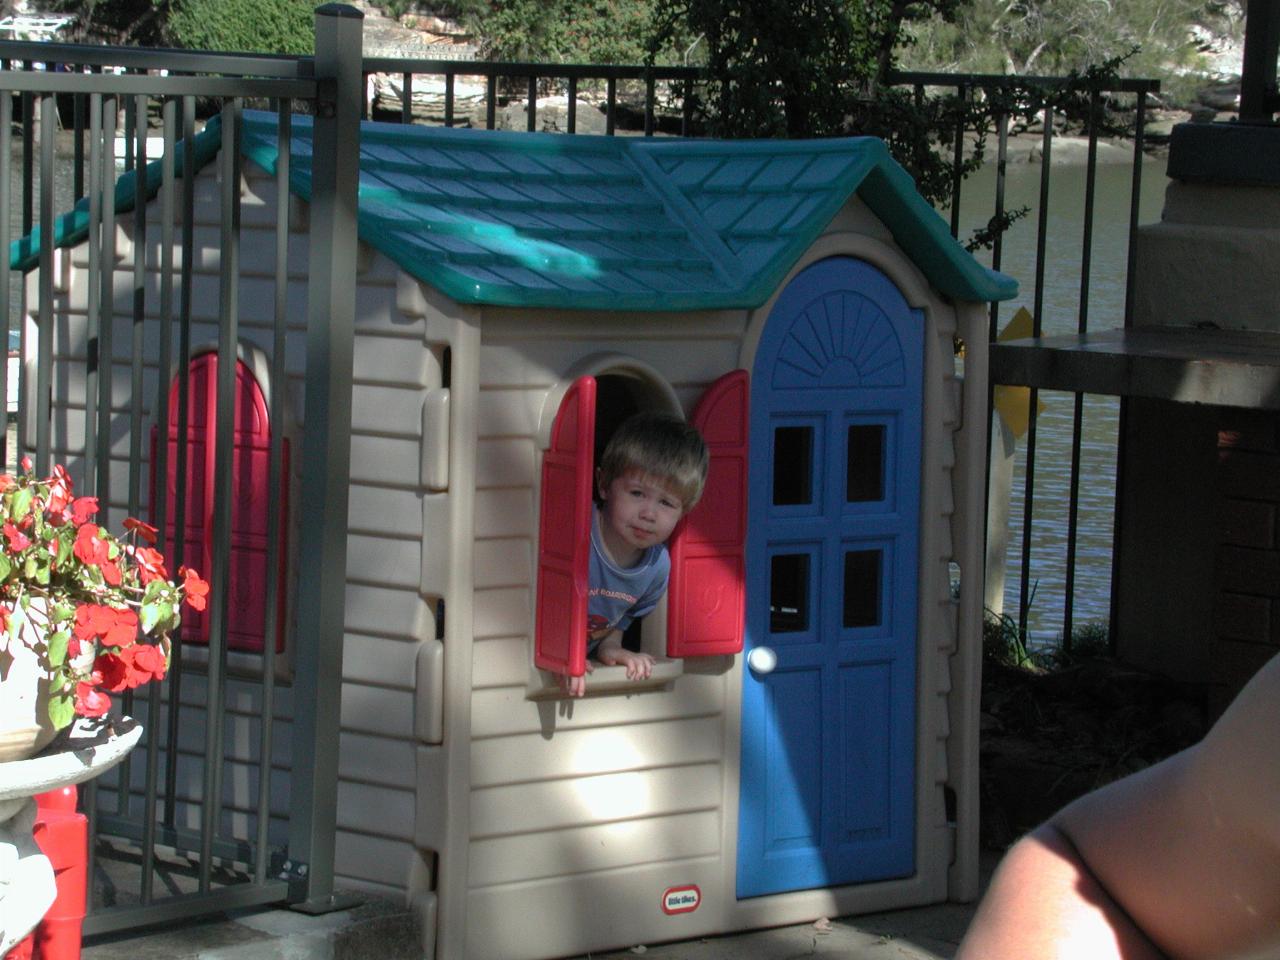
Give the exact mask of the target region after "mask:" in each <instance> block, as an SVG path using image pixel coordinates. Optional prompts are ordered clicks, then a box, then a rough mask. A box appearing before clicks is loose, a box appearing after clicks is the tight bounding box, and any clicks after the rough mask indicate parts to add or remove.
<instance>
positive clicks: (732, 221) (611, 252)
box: [11, 111, 1017, 311]
mask: <svg viewBox="0 0 1280 960" xmlns="http://www.w3.org/2000/svg"><path fill="white" fill-rule="evenodd" d="M311 131H312V125H311V118H310V117H302V116H295V117H294V120H293V136H292V157H291V162H290V167H289V169H290V186H291V188H292V189H293V191H294V192H295V193H297V194H298V195H299V196H301V197H302V198H304V199H310V196H311ZM220 136H221V134H220V131H219V129H218V125H217V123H216V122H214V123H211V124H210V125H209V126H208V127H206V129H205V130H204V131H203V132H202V133H201V134H199V135H198V136H197V140H198V141H201V140H203V141H205V142H203V143H200V144H197V148H196V154H197V156H198V157H199V158H200V159H201V162H208V159H210V158H211V157H212V156H213V155H214V153H216V150H217V148H218V146H219V144H220ZM242 143H243V146H242V150H243V153H244V154H245V156H247V157H248V158H250V159H252V160H253V161H254V162H255V163H257V164H259V165H260V166H262V167H264V168H266V169H267V170H269V171H274V170H275V167H276V161H277V159H278V153H277V150H278V142H277V137H276V115H275V114H273V113H258V112H255V111H246V112H245V114H244V136H243V141H242ZM154 166H155V167H156V170H155V179H156V181H157V183H158V180H159V165H158V163H157V164H154ZM148 173H149V174H150V173H151V171H148ZM122 190H123V192H124V194H125V196H121V192H122ZM133 190H134V178H133V177H132V176H125V177H123V178H121V181H120V183H119V184H118V185H117V204H118V206H119V205H120V204H122V203H123V204H124V206H122V207H121V209H127V208H129V207H131V206H132V203H133ZM148 190H149V192H152V191H153V190H154V188H153V187H152V186H151V183H150V177H149V178H148ZM855 193H856V194H857V195H858V196H859V197H861V198H862V200H863V201H864V202H865V203H866V204H867V206H868V207H870V209H871V210H872V211H873V212H874V213H875V214H876V215H877V216H878V217H879V218H880V219H881V220H882V221H883V222H884V223H885V224H886V225H887V226H888V228H889V230H890V231H891V232H892V233H893V236H894V239H895V240H896V241H897V243H898V245H899V246H901V247H902V248H903V250H904V251H905V252H906V253H907V255H908V256H910V257H911V258H912V259H913V260H914V261H915V262H916V264H917V265H918V266H919V267H920V269H921V270H922V271H923V272H924V274H925V275H926V276H927V277H928V278H929V280H930V282H931V283H932V284H933V285H934V286H935V287H936V288H937V289H938V290H940V291H941V292H942V293H944V294H946V295H947V296H950V297H952V298H954V299H957V300H970V301H988V300H1007V299H1009V298H1011V297H1013V296H1015V295H1016V293H1017V282H1016V281H1015V280H1013V279H1012V278H1011V277H1007V276H1005V275H1003V274H1000V273H996V272H994V271H991V270H988V269H986V268H985V267H983V266H982V265H981V264H979V263H978V261H977V260H975V259H974V258H973V257H972V256H970V255H969V254H968V253H967V252H965V250H964V249H963V248H962V247H961V246H960V245H959V244H958V243H956V241H955V240H954V239H953V238H952V237H951V235H950V232H949V230H948V228H947V225H946V224H945V223H944V222H943V220H942V218H941V217H940V216H939V215H938V214H937V212H936V211H934V210H933V208H932V207H930V206H929V204H928V203H926V202H925V200H924V199H923V198H922V197H921V196H920V195H919V194H918V193H917V192H916V189H915V185H914V183H913V182H912V180H911V178H910V177H909V176H908V174H907V173H906V171H904V170H903V169H902V167H900V166H899V165H898V164H897V163H896V162H895V161H894V160H893V159H892V158H891V157H890V156H889V154H888V151H887V150H886V148H885V146H884V144H883V143H882V142H881V141H880V140H878V139H875V138H870V137H858V138H849V139H840V140H804V141H781V140H734V141H727V140H686V139H679V140H669V139H649V138H638V137H599V136H566V135H563V134H538V133H505V132H497V131H477V130H465V129H448V128H444V127H422V126H406V125H401V124H385V123H372V122H366V123H363V124H362V128H361V141H360V202H359V210H358V214H357V216H358V230H359V233H360V238H361V239H362V240H363V241H365V242H366V243H369V244H370V245H372V246H374V247H375V248H377V249H378V250H380V251H382V252H383V253H384V254H385V255H386V256H387V257H388V258H390V259H391V260H392V261H394V262H395V263H396V264H397V265H399V266H400V267H401V268H402V269H403V270H405V271H406V272H407V273H409V274H411V275H412V276H414V277H417V278H418V279H419V280H422V281H424V282H426V283H429V284H431V285H432V286H434V287H436V288H437V289H439V290H441V291H442V292H444V293H445V294H447V295H449V296H450V297H452V298H453V299H455V300H458V301H460V302H463V303H480V304H502V305H508V306H536V307H554V308H562V309H597V310H600V309H605V310H641V311H659V310H663V311H669V310H688V309H704V308H724V307H755V306H758V305H760V304H761V303H763V302H764V301H765V300H766V299H767V298H768V297H769V296H770V294H772V293H773V291H774V290H775V289H776V288H777V287H778V285H779V284H780V283H781V282H782V279H783V278H784V276H785V275H786V273H787V271H788V270H790V269H791V267H792V266H793V265H794V264H795V262H796V261H797V260H798V259H799V258H800V256H801V255H802V254H803V252H804V251H805V249H806V248H807V247H808V246H809V245H810V244H811V243H812V242H813V241H814V239H815V238H816V237H817V236H818V235H819V234H820V233H821V232H822V230H823V229H824V228H825V227H826V226H827V224H828V223H830V221H831V219H832V217H834V216H835V214H836V212H837V211H838V210H839V209H840V208H841V207H842V206H843V205H844V203H845V202H846V201H847V200H848V199H849V198H850V196H852V195H853V194H855ZM81 215H82V216H81ZM87 218H88V212H87V207H86V209H85V210H83V211H79V210H77V211H73V212H72V214H67V215H64V217H62V218H59V221H58V229H59V236H58V237H57V238H56V239H57V241H58V242H60V243H67V242H75V240H77V239H79V238H78V237H75V236H73V235H72V233H73V232H75V231H76V230H77V228H78V231H79V234H80V236H83V235H84V232H85V230H86V229H87V223H88V219H87ZM81 220H83V222H81ZM64 229H65V230H66V231H67V232H66V233H65V234H64ZM24 244H25V246H23V245H24ZM38 249H39V239H38V235H32V236H29V237H26V238H23V239H22V240H20V241H17V242H16V243H15V244H14V250H13V251H12V256H11V262H13V264H14V266H15V267H23V268H25V267H27V266H30V265H32V263H33V262H34V257H35V255H36V254H37V252H38Z"/></svg>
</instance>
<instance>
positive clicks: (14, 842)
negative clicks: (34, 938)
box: [0, 718, 142, 956]
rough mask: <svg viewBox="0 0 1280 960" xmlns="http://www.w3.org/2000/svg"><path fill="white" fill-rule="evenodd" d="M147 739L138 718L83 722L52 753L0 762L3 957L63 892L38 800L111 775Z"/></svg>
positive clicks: (0, 947) (0, 949) (0, 946)
mask: <svg viewBox="0 0 1280 960" xmlns="http://www.w3.org/2000/svg"><path fill="white" fill-rule="evenodd" d="M141 736H142V725H141V724H139V723H137V722H136V721H133V720H129V719H124V720H121V719H119V718H115V719H110V718H102V719H99V720H86V719H83V718H81V719H78V720H77V721H76V722H75V723H73V724H72V725H71V730H70V731H69V734H68V736H67V738H66V739H65V740H63V741H60V742H59V743H58V745H57V747H56V749H54V750H52V751H51V752H49V753H46V754H43V755H41V756H38V757H32V758H31V759H28V760H10V761H8V762H0V956H3V955H4V954H5V953H7V952H8V951H9V949H10V948H11V947H13V946H14V945H15V944H17V943H19V942H21V941H22V940H23V939H24V938H25V937H26V935H27V934H28V933H30V932H31V931H32V930H33V929H35V926H36V924H38V923H39V922H40V920H41V918H42V917H43V916H44V915H45V912H46V911H47V910H48V909H49V907H50V905H51V904H52V903H53V899H54V897H55V895H56V894H57V888H56V887H55V885H54V879H53V867H52V866H51V865H50V863H49V860H48V858H47V857H45V856H44V854H42V853H41V852H40V849H39V847H37V846H36V842H35V840H34V839H33V838H32V835H31V829H32V825H33V824H34V823H35V817H36V802H35V800H33V799H32V797H34V796H35V795H36V794H38V793H44V792H45V791H47V790H53V789H55V788H57V787H65V786H70V785H71V784H76V783H83V782H84V781H85V780H90V779H92V778H93V777H96V776H98V775H99V774H101V773H105V772H106V771H107V770H110V769H111V768H112V767H114V766H115V765H116V764H117V763H119V762H120V761H121V760H123V759H124V758H125V756H126V755H127V754H128V753H129V751H130V750H132V749H133V748H134V746H135V745H136V744H137V742H138V739H139V738H140V737H141Z"/></svg>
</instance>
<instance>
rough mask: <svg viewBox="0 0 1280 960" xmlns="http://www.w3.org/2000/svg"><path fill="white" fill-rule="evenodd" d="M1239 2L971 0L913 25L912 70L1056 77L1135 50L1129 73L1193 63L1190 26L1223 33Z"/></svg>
mask: <svg viewBox="0 0 1280 960" xmlns="http://www.w3.org/2000/svg"><path fill="white" fill-rule="evenodd" d="M1236 8H1237V4H1235V3H1232V2H1219V0H1209V2H1205V0H1111V2H1108V3H1099V2H1096V0H1052V3H1051V2H1049V0H972V2H970V3H967V4H966V5H965V6H964V7H963V8H961V9H960V10H958V11H957V15H956V16H955V17H954V18H953V19H952V20H950V21H947V22H943V21H938V20H933V21H929V22H917V23H913V24H912V25H911V26H910V27H909V30H910V32H911V33H912V35H913V37H914V39H915V40H916V41H917V42H916V44H915V47H914V49H913V50H911V51H910V52H909V53H907V55H906V56H905V57H904V59H905V61H906V64H907V66H908V67H910V68H914V69H930V70H954V71H970V72H975V73H1021V74H1040V75H1055V74H1056V75H1061V74H1064V73H1067V72H1068V71H1071V70H1078V69H1083V68H1087V67H1089V66H1092V65H1095V64H1100V63H1103V62H1105V61H1107V60H1112V59H1115V58H1116V57H1119V56H1121V55H1123V54H1125V53H1126V52H1127V51H1131V50H1134V49H1137V50H1138V51H1139V53H1138V54H1137V55H1136V56H1134V57H1133V58H1131V59H1130V60H1129V62H1128V70H1129V73H1130V75H1131V76H1161V75H1164V74H1167V73H1168V72H1170V71H1171V70H1179V69H1195V68H1197V67H1198V66H1199V61H1200V59H1201V51H1200V49H1199V47H1198V45H1197V42H1196V40H1195V39H1194V38H1193V36H1192V34H1191V30H1190V28H1191V27H1192V26H1193V25H1200V26H1205V27H1208V28H1210V29H1212V30H1214V31H1229V30H1230V29H1231V21H1232V18H1233V16H1234V14H1235V12H1236Z"/></svg>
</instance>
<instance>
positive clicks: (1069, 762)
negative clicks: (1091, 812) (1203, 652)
mask: <svg viewBox="0 0 1280 960" xmlns="http://www.w3.org/2000/svg"><path fill="white" fill-rule="evenodd" d="M1205 715H1206V714H1205V703H1204V692H1203V690H1201V689H1199V688H1197V687H1193V686H1190V685H1186V684H1178V683H1174V682H1172V681H1170V680H1168V679H1165V678H1163V677H1159V676H1156V675H1153V674H1150V673H1145V672H1143V671H1141V670H1137V669H1135V668H1132V667H1129V666H1126V665H1124V664H1122V663H1119V662H1118V661H1116V660H1113V659H1111V658H1109V657H1104V656H1097V657H1091V658H1087V659H1082V660H1080V661H1078V662H1075V663H1072V664H1069V665H1066V666H1062V667H1058V668H1056V669H1053V670H1049V671H1043V672H1036V671H1032V670H1028V669H1020V668H1014V667H1009V666H1004V665H1001V664H999V663H995V662H993V661H991V660H988V661H987V662H986V663H984V664H983V683H982V733H981V767H980V782H981V790H982V827H981V833H982V842H983V845H984V846H985V847H988V848H990V849H996V850H1001V849H1004V848H1005V847H1007V846H1008V845H1009V844H1010V843H1012V842H1013V841H1014V840H1016V839H1017V838H1018V837H1019V836H1021V835H1022V834H1023V833H1025V832H1026V831H1027V830H1029V829H1031V828H1032V827H1034V826H1035V825H1037V824H1038V823H1040V822H1041V821H1042V820H1044V819H1045V818H1046V817H1048V816H1049V814H1051V813H1053V812H1054V811H1055V810H1057V809H1058V808H1059V807H1061V806H1062V805H1064V804H1065V803H1067V802H1068V801H1070V800H1072V799H1074V798H1075V797H1077V796H1079V795H1080V794H1082V793H1085V792H1087V791H1089V790H1091V789H1093V788H1094V787H1098V786H1101V785H1103V784H1105V783H1109V782H1110V781H1112V780H1115V779H1118V778H1119V777H1122V776H1124V775H1126V774H1128V773H1133V772H1134V771H1136V770H1141V769H1142V768H1143V767H1146V766H1149V765H1151V764H1152V763H1155V762H1156V761H1158V760H1161V759H1163V758H1164V757H1167V756H1169V755H1170V754H1173V753H1176V752H1177V751H1179V750H1181V749H1183V748H1185V747H1188V746H1190V745H1191V744H1193V743H1195V742H1196V741H1197V740H1199V739H1200V738H1201V737H1202V736H1203V735H1204V732H1205V730H1206V729H1207V724H1206V721H1205Z"/></svg>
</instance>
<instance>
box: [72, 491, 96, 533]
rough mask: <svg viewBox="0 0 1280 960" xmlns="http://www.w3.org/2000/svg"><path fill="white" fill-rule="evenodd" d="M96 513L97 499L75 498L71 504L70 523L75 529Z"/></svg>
mask: <svg viewBox="0 0 1280 960" xmlns="http://www.w3.org/2000/svg"><path fill="white" fill-rule="evenodd" d="M97 512H98V498H97V497H76V498H75V500H73V501H72V503H71V522H72V523H74V524H75V525H76V526H77V527H79V526H82V525H83V524H84V523H85V522H87V521H88V519H89V518H90V517H91V516H93V515H94V514H95V513H97Z"/></svg>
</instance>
